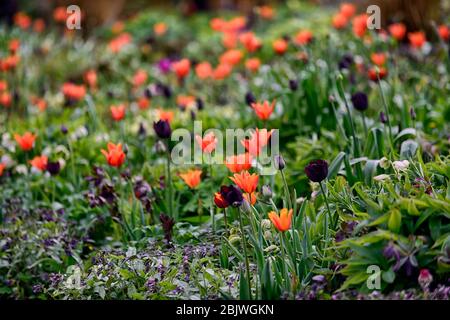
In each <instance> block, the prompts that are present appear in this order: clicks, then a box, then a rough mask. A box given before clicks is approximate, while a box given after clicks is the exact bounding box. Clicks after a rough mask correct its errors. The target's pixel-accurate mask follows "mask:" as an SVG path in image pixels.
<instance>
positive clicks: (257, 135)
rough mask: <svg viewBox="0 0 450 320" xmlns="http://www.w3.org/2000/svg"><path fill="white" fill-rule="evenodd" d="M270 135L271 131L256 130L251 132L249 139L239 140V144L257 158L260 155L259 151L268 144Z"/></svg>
mask: <svg viewBox="0 0 450 320" xmlns="http://www.w3.org/2000/svg"><path fill="white" fill-rule="evenodd" d="M272 133H273V130H270V131H269V130H267V129H261V130H260V129H258V128H256V130H255V131H254V132H252V135H251V137H250V139H244V140H241V144H242V145H243V146H244V147H245V149H246V150H247V151H248V152H249V153H250V154H251V155H252V156H258V155H259V154H260V153H261V150H262V149H263V148H264V147H265V146H266V145H267V143H268V142H269V139H270V136H271V135H272Z"/></svg>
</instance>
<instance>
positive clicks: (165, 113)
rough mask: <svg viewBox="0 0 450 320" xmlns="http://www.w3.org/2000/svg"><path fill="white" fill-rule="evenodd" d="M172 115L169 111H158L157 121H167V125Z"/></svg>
mask: <svg viewBox="0 0 450 320" xmlns="http://www.w3.org/2000/svg"><path fill="white" fill-rule="evenodd" d="M174 115H175V114H174V113H173V111H170V110H168V111H165V110H163V109H159V110H158V117H159V120H163V121H167V122H168V123H171V122H172V120H173V117H174Z"/></svg>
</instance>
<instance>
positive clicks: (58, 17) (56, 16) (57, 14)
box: [53, 6, 68, 23]
mask: <svg viewBox="0 0 450 320" xmlns="http://www.w3.org/2000/svg"><path fill="white" fill-rule="evenodd" d="M67 17H68V14H67V9H66V7H64V6H60V7H56V8H55V9H54V10H53V20H55V21H56V22H59V23H65V22H66V20H67Z"/></svg>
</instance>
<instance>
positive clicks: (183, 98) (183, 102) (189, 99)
mask: <svg viewBox="0 0 450 320" xmlns="http://www.w3.org/2000/svg"><path fill="white" fill-rule="evenodd" d="M195 102H196V99H195V97H194V96H189V95H181V94H180V95H179V96H177V105H178V106H180V107H181V108H183V109H184V108H187V107H190V106H192V105H193V104H194V103H195Z"/></svg>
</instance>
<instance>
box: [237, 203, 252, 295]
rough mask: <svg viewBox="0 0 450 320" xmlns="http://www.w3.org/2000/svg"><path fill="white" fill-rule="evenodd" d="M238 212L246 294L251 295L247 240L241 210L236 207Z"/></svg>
mask: <svg viewBox="0 0 450 320" xmlns="http://www.w3.org/2000/svg"><path fill="white" fill-rule="evenodd" d="M238 214H239V226H240V229H241V237H242V247H243V251H244V258H245V269H246V273H247V282H248V296H249V297H250V299H251V297H252V289H251V281H250V264H249V262H248V255H247V240H246V238H245V232H244V223H243V222H242V212H241V210H240V209H238Z"/></svg>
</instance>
